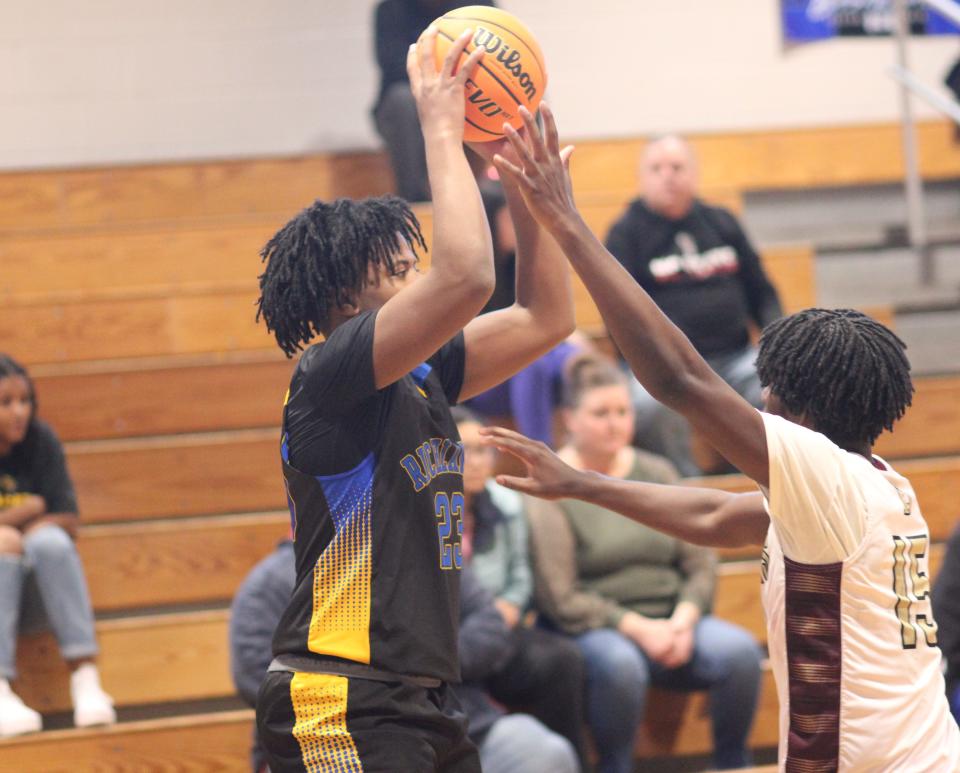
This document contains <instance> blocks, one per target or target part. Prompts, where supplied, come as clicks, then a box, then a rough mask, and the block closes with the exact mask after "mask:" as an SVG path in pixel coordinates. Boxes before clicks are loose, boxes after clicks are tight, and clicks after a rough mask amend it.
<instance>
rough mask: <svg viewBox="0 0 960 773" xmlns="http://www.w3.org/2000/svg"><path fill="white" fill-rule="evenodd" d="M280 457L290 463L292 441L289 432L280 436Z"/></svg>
mask: <svg viewBox="0 0 960 773" xmlns="http://www.w3.org/2000/svg"><path fill="white" fill-rule="evenodd" d="M280 458H281V459H283V461H284V463H285V464H290V443H289V441H288V440H287V433H286V432H284V433H283V436H282V437H281V438H280Z"/></svg>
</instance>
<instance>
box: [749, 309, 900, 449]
mask: <svg viewBox="0 0 960 773" xmlns="http://www.w3.org/2000/svg"><path fill="white" fill-rule="evenodd" d="M906 348H907V347H906V345H905V344H904V343H903V341H901V340H900V339H899V338H898V337H897V336H896V335H894V333H893V332H891V331H890V330H889V329H887V328H886V327H884V326H883V325H881V324H880V323H879V322H877V321H876V320H874V319H871V318H870V317H868V316H866V315H865V314H861V313H860V312H858V311H854V310H853V309H832V310H831V309H806V310H804V311H801V312H798V313H796V314H792V315H791V316H789V317H784V318H783V319H778V320H777V321H775V322H772V323H771V324H770V325H768V326H767V327H766V328H765V329H764V331H763V335H762V336H761V338H760V354H759V356H758V357H757V373H758V375H759V376H760V383H761V384H763V386H765V387H769V388H770V391H771V392H773V394H775V395H776V396H777V397H778V398H780V400H781V402H782V403H783V406H784V407H785V408H786V409H787V410H788V411H790V412H791V413H792V414H794V415H796V416H807V417H809V418H810V419H811V421H812V422H813V425H814V427H815V428H816V430H817V431H818V432H822V433H823V434H824V435H826V436H827V437H828V438H830V439H831V440H832V441H833V442H834V443H836V444H837V445H838V446H840V447H841V448H848V449H849V448H852V447H856V446H858V445H862V444H864V443H866V444H868V445H871V446H872V445H873V443H874V441H875V440H876V439H877V437H879V435H880V433H881V432H883V430H885V429H893V423H894V422H895V421H896V420H897V419H899V418H900V417H901V416H903V413H904V411H906V409H907V406H908V405H910V402H911V399H912V395H913V383H912V382H911V380H910V362H909V361H908V360H907V357H906V354H904V352H905V350H906Z"/></svg>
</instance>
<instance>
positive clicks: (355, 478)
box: [316, 453, 376, 531]
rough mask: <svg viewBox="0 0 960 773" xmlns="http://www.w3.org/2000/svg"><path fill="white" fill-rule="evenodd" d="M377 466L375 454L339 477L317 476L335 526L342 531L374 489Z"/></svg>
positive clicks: (369, 455)
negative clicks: (362, 501)
mask: <svg viewBox="0 0 960 773" xmlns="http://www.w3.org/2000/svg"><path fill="white" fill-rule="evenodd" d="M375 466H376V464H375V461H374V457H373V453H370V454H368V455H367V457H366V459H364V460H363V461H362V462H360V464H358V465H357V466H356V467H354V468H353V469H352V470H347V471H346V472H341V473H338V474H337V475H317V476H316V479H317V482H318V483H319V484H320V486H321V487H322V488H323V495H324V496H325V497H326V499H327V507H329V508H330V517H331V518H333V525H334V527H335V528H336V530H337V531H340V530H341V529H342V528H343V527H344V526H345V525H346V523H347V521H348V520H349V518H350V517H351V516H352V515H354V514H356V513H357V509H358V508H357V503H358V502H360V500H362V499H363V498H364V497H365V496H369V495H370V493H371V491H372V489H373V473H374V468H375Z"/></svg>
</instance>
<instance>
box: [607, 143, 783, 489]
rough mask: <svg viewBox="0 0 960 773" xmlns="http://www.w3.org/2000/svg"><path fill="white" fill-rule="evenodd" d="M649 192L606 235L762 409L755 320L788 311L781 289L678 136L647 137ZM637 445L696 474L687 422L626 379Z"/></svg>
mask: <svg viewBox="0 0 960 773" xmlns="http://www.w3.org/2000/svg"><path fill="white" fill-rule="evenodd" d="M640 173H641V178H642V186H643V196H642V197H641V198H638V199H636V200H634V201H633V202H631V204H630V206H629V207H628V209H627V211H626V212H625V213H624V215H623V216H622V217H621V218H620V219H619V220H618V221H617V222H616V223H614V225H613V227H612V228H611V229H610V233H609V234H608V236H607V249H608V250H610V252H611V253H613V255H614V256H616V258H617V260H619V261H620V262H621V263H622V264H623V266H624V268H626V269H627V271H629V272H630V274H631V275H632V276H633V277H634V279H636V280H637V282H638V283H639V284H640V286H641V287H643V289H644V290H646V291H647V292H648V293H649V294H650V297H651V298H653V300H654V301H655V302H656V303H657V305H658V306H660V308H661V309H662V310H663V312H664V313H665V314H666V315H667V316H668V317H669V318H670V319H671V320H672V321H673V323H674V324H675V325H677V327H679V328H680V329H681V330H682V331H683V332H684V334H685V335H686V336H687V338H689V339H690V342H691V343H692V344H693V345H694V347H696V349H697V351H698V352H700V354H701V355H703V358H704V359H705V360H706V361H707V362H708V363H709V364H710V367H712V368H713V369H714V370H715V371H716V372H717V373H718V374H719V375H720V377H721V378H723V379H724V381H726V382H727V383H728V384H730V386H732V387H733V388H734V389H735V390H736V391H737V392H738V393H739V394H740V395H742V396H743V397H744V398H745V399H747V400H748V401H749V402H751V403H753V404H754V405H755V406H757V407H758V408H759V407H760V406H761V400H760V381H759V379H758V378H757V372H756V368H755V366H754V363H755V361H756V349H755V347H754V346H752V345H751V343H750V332H749V326H750V324H751V323H753V324H754V325H756V327H758V328H763V327H764V326H765V325H767V324H768V323H769V322H771V321H773V320H774V319H777V318H778V317H780V316H782V313H783V312H782V310H781V308H780V301H779V299H778V297H777V292H776V290H775V289H774V288H773V285H772V284H771V283H770V280H769V279H768V278H767V276H766V274H765V273H764V271H763V266H762V265H761V262H760V257H759V255H758V254H757V251H756V250H755V249H754V248H753V246H752V245H751V244H750V241H749V240H748V239H747V237H746V235H745V234H744V232H743V229H742V228H741V227H740V225H739V223H738V222H737V220H736V218H735V217H734V216H733V215H732V214H731V213H730V212H728V211H727V210H725V209H722V208H720V207H712V206H709V205H707V204H705V203H704V202H702V201H701V200H700V199H698V198H697V195H696V194H697V168H696V159H695V157H694V155H693V150H692V149H691V148H690V146H689V145H688V144H687V143H686V142H685V141H684V140H682V139H680V138H679V137H673V136H668V137H663V138H662V139H659V140H656V141H653V142H651V143H650V144H649V145H647V147H646V149H645V150H644V153H643V157H642V159H641V163H640ZM630 382H631V393H632V400H633V404H634V408H635V410H636V413H637V427H636V441H635V442H636V444H637V445H639V446H640V447H641V448H645V449H647V450H649V451H652V452H654V453H657V454H661V455H663V456H666V457H667V458H669V459H670V460H671V461H672V462H673V463H674V465H675V466H676V467H677V468H678V469H679V470H680V472H681V473H682V474H683V475H697V474H699V473H700V470H699V468H698V467H697V465H696V464H695V462H694V460H693V458H692V455H691V451H690V429H689V425H688V424H687V422H686V421H685V420H684V419H683V418H682V417H680V416H679V415H678V414H676V413H673V412H671V411H669V410H668V409H667V408H665V407H664V406H663V405H661V404H660V403H658V402H657V401H656V400H654V399H653V398H652V397H651V396H650V395H649V394H648V393H647V391H646V390H645V389H644V388H643V387H642V386H641V385H640V383H639V382H638V381H637V380H636V379H634V378H633V376H632V375H631V376H630Z"/></svg>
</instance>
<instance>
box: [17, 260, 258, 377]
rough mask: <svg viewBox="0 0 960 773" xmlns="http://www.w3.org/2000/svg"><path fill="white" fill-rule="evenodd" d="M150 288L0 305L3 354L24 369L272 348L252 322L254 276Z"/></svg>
mask: <svg viewBox="0 0 960 773" xmlns="http://www.w3.org/2000/svg"><path fill="white" fill-rule="evenodd" d="M172 293H173V290H172V289H171V288H169V287H158V288H151V289H150V290H149V291H144V292H139V291H138V292H126V291H124V292H123V293H121V294H120V297H116V298H108V297H100V298H86V299H83V300H76V301H69V302H63V303H50V304H47V303H40V302H37V303H9V302H8V303H7V304H5V307H4V313H3V315H2V316H0V340H3V341H4V342H5V343H4V347H5V350H6V351H7V352H9V353H10V354H12V355H14V356H15V357H16V358H17V359H18V360H20V361H21V362H23V363H24V364H27V365H34V364H36V363H51V362H75V361H78V360H96V359H110V358H119V357H146V356H160V355H173V354H190V353H199V352H222V351H235V350H248V349H274V348H275V347H276V343H275V342H274V339H273V338H272V337H271V336H270V335H269V334H268V333H267V331H266V328H265V327H264V325H263V323H262V322H261V323H260V324H257V322H256V321H255V314H256V308H255V306H254V304H255V302H256V299H257V295H258V290H257V286H256V281H255V278H254V277H251V279H250V281H249V282H244V283H243V284H242V285H241V286H234V285H217V286H215V287H206V286H201V287H192V288H189V289H182V288H181V289H178V290H177V294H172Z"/></svg>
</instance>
